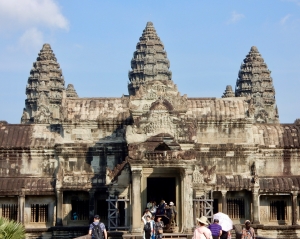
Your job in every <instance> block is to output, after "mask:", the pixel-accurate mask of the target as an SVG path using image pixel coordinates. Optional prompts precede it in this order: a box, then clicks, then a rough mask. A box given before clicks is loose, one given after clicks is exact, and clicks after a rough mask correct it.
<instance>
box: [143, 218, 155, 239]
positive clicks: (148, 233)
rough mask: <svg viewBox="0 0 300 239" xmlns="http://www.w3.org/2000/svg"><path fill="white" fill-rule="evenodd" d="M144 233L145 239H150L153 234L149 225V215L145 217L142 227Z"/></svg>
mask: <svg viewBox="0 0 300 239" xmlns="http://www.w3.org/2000/svg"><path fill="white" fill-rule="evenodd" d="M144 233H145V239H150V237H151V236H152V233H153V226H152V225H151V217H150V216H149V215H147V216H146V223H145V225H144Z"/></svg>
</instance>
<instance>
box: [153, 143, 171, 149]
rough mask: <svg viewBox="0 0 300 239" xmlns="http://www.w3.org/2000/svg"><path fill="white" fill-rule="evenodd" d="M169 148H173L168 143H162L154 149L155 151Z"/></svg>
mask: <svg viewBox="0 0 300 239" xmlns="http://www.w3.org/2000/svg"><path fill="white" fill-rule="evenodd" d="M168 150H171V149H170V147H169V146H168V145H167V144H166V143H161V144H160V145H158V146H157V147H156V148H155V149H154V151H168Z"/></svg>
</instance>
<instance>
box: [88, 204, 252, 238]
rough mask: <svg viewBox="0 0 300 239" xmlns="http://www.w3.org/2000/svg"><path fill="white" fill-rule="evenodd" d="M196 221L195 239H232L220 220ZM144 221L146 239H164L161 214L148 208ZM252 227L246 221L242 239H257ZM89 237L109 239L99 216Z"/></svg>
mask: <svg viewBox="0 0 300 239" xmlns="http://www.w3.org/2000/svg"><path fill="white" fill-rule="evenodd" d="M171 204H172V205H171ZM147 206H148V204H147ZM149 206H150V205H149ZM169 206H174V204H173V203H172V202H170V204H169ZM152 207H153V204H152ZM174 207H175V206H174ZM165 210H166V209H165ZM155 219H156V220H155ZM196 220H197V223H198V225H197V228H196V229H195V231H194V236H193V239H231V234H230V230H228V231H225V230H222V226H221V225H219V219H217V218H215V219H214V222H213V223H212V224H210V225H209V223H208V220H207V218H206V217H205V216H202V217H200V218H196ZM142 221H143V222H144V236H143V238H144V239H162V236H163V229H164V227H165V224H164V223H163V221H162V217H161V216H160V215H159V214H154V215H152V213H151V211H150V210H149V208H146V209H145V212H144V215H143V216H142ZM170 222H172V221H170ZM250 225H251V222H250V221H249V220H246V221H245V227H244V228H243V230H242V236H241V239H256V236H255V231H254V229H253V228H252V227H251V226H250ZM231 228H232V227H231ZM89 235H91V236H92V239H107V232H106V228H105V225H104V224H103V223H102V222H100V217H99V215H95V216H94V222H93V223H91V224H90V228H89Z"/></svg>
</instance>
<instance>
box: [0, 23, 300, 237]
mask: <svg viewBox="0 0 300 239" xmlns="http://www.w3.org/2000/svg"><path fill="white" fill-rule="evenodd" d="M169 67H170V62H169V60H168V58H167V53H166V51H165V49H164V45H163V43H162V41H161V40H160V38H159V37H158V35H157V33H156V31H155V28H154V26H153V24H152V23H151V22H148V23H147V25H146V28H145V29H144V31H143V33H142V36H141V37H140V39H139V42H138V43H137V45H136V50H135V52H134V53H133V58H132V59H131V70H130V72H129V74H128V77H129V84H128V92H129V94H128V95H123V96H122V97H116V98H103V97H99V98H80V97H79V96H78V94H77V92H76V89H75V88H74V86H73V85H72V84H69V85H68V86H67V87H66V86H65V80H64V78H63V74H62V70H61V68H60V65H59V63H58V61H57V59H56V57H55V55H54V53H53V51H52V49H51V47H50V45H49V44H44V45H43V47H42V49H41V51H40V53H39V54H38V57H37V60H36V62H34V63H33V67H32V69H31V70H30V75H29V78H28V83H27V86H26V96H27V98H26V100H25V108H24V110H23V113H22V117H21V124H8V123H7V122H6V121H1V122H0V177H1V180H0V216H3V217H8V218H11V219H15V220H18V221H20V222H22V223H23V224H24V225H25V227H26V230H27V232H28V237H29V238H37V235H42V236H40V237H39V238H73V237H76V236H80V235H84V234H87V225H88V223H89V222H90V220H91V219H92V217H93V215H94V214H99V215H100V217H101V220H102V221H103V222H104V223H105V224H106V227H107V228H108V230H109V231H110V232H111V233H112V234H111V235H113V232H114V231H115V232H116V231H117V232H123V237H130V238H135V237H137V238H138V237H139V236H140V235H141V231H142V225H141V216H142V213H143V210H144V208H145V207H146V203H147V202H148V201H149V200H151V199H155V200H156V201H157V202H159V201H160V200H161V199H164V200H165V201H166V202H170V201H173V202H174V203H175V205H176V207H177V211H178V214H177V218H176V223H177V224H176V226H174V227H170V228H169V229H168V230H169V232H170V234H169V237H172V232H173V234H174V235H175V234H176V233H177V234H176V235H177V237H178V233H182V235H185V236H182V237H183V238H184V237H186V238H189V237H190V235H191V234H192V232H193V229H194V227H195V218H196V217H200V216H202V215H205V216H207V217H208V218H209V219H210V220H211V217H212V214H213V213H216V212H224V213H227V214H228V215H229V216H230V217H231V218H232V220H233V222H234V224H235V227H234V228H235V232H236V236H238V235H239V232H240V231H241V224H243V223H244V221H245V220H246V219H249V220H251V222H252V224H253V227H254V228H255V230H256V232H257V234H258V235H259V236H260V237H261V238H263V237H264V238H300V237H299V236H300V226H298V223H299V220H300V218H299V210H300V197H299V196H298V195H299V192H300V160H299V159H300V158H299V157H300V151H299V148H300V120H296V121H295V122H294V123H291V124H280V123H279V113H278V109H277V106H276V100H275V89H274V86H273V79H272V77H271V71H270V70H269V69H268V67H267V64H266V63H265V62H264V59H263V58H262V55H261V54H260V53H259V51H258V49H257V48H256V47H255V46H252V47H251V49H250V52H249V53H248V54H247V55H246V58H245V59H244V61H243V64H242V65H241V66H240V69H239V71H238V79H237V81H236V84H235V87H234V89H233V88H232V86H230V85H228V86H226V87H225V86H224V88H226V89H225V91H224V93H223V95H222V96H221V95H220V98H215V97H211V98H201V97H199V98H190V97H188V96H187V95H181V94H180V92H179V90H178V89H177V86H176V84H175V83H174V82H173V81H172V72H171V71H170V70H169ZM231 83H233V82H231ZM75 215H76V216H75ZM233 235H234V230H233ZM180 238H181V237H180Z"/></svg>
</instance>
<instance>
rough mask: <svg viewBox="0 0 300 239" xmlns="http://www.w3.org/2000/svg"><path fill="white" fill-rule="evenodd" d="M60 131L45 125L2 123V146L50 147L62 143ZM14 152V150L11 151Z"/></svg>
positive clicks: (0, 128)
mask: <svg viewBox="0 0 300 239" xmlns="http://www.w3.org/2000/svg"><path fill="white" fill-rule="evenodd" d="M61 140H62V138H61V136H60V134H59V133H56V132H51V130H50V129H49V128H48V127H47V126H45V125H36V124H35V125H34V124H28V125H24V124H0V148H2V149H3V148H15V149H17V148H29V147H30V148H39V147H42V148H49V147H53V146H54V144H55V143H61ZM11 153H13V151H12V152H11Z"/></svg>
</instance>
